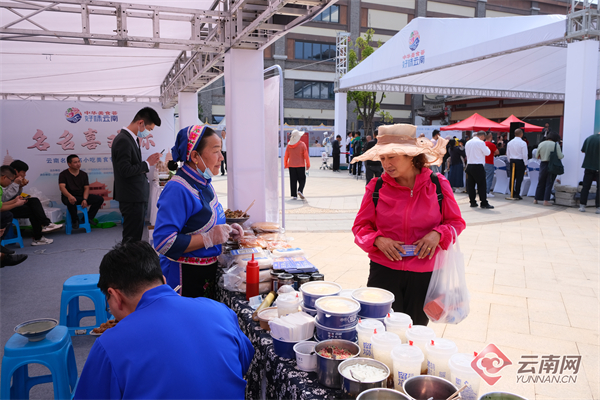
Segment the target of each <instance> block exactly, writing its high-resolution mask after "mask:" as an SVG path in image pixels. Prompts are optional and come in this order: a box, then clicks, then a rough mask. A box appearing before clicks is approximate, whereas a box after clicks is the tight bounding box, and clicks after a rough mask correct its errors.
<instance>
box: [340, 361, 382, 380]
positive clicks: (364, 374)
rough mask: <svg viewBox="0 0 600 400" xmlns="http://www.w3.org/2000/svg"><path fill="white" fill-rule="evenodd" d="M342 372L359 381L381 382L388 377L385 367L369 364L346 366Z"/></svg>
mask: <svg viewBox="0 0 600 400" xmlns="http://www.w3.org/2000/svg"><path fill="white" fill-rule="evenodd" d="M342 374H343V375H344V376H345V377H346V378H351V379H354V380H357V381H359V382H379V381H382V380H384V379H386V378H387V377H388V374H387V373H386V372H385V370H384V369H382V368H377V367H375V366H373V365H367V364H353V365H350V366H349V367H347V368H344V370H343V371H342Z"/></svg>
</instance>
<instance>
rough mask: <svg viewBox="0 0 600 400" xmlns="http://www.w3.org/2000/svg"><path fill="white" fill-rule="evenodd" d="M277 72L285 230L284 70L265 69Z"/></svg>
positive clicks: (275, 66)
mask: <svg viewBox="0 0 600 400" xmlns="http://www.w3.org/2000/svg"><path fill="white" fill-rule="evenodd" d="M273 70H277V72H278V73H279V138H280V141H281V144H280V146H279V149H280V150H279V151H280V159H281V227H282V228H283V229H285V176H284V172H285V167H284V162H283V161H284V160H283V155H284V144H285V134H284V131H283V70H282V69H281V67H280V66H279V65H277V64H275V65H272V66H270V67H269V68H267V69H265V71H264V73H265V74H266V73H267V72H269V71H273Z"/></svg>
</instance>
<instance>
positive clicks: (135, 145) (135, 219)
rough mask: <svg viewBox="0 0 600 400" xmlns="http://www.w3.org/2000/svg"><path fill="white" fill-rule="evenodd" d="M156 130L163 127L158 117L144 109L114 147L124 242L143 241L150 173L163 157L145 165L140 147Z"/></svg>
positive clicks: (149, 109) (117, 198)
mask: <svg viewBox="0 0 600 400" xmlns="http://www.w3.org/2000/svg"><path fill="white" fill-rule="evenodd" d="M155 126H160V117H159V116H158V113H157V112H156V111H155V110H154V109H152V108H150V107H145V108H142V109H141V110H140V111H138V113H137V114H136V115H135V117H134V118H133V121H131V123H130V124H129V126H127V127H126V128H123V129H121V132H119V134H118V135H117V137H115V139H114V140H113V143H112V147H111V155H112V163H113V170H114V175H115V185H114V192H113V194H114V199H115V200H117V201H118V202H119V210H120V211H121V215H122V216H123V240H125V239H129V240H133V241H138V240H142V233H143V231H144V220H145V217H146V210H147V208H148V193H149V190H150V188H149V183H148V178H147V177H146V173H147V172H148V171H149V167H151V166H154V165H155V164H156V163H157V162H158V161H159V160H160V153H154V154H152V155H151V156H150V157H148V159H146V161H143V160H142V151H141V147H140V145H141V140H142V139H143V138H145V137H146V136H148V135H149V134H150V132H151V131H152V130H153V129H154V127H155Z"/></svg>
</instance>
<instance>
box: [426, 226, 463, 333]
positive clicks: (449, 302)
mask: <svg viewBox="0 0 600 400" xmlns="http://www.w3.org/2000/svg"><path fill="white" fill-rule="evenodd" d="M453 236H454V238H453V239H454V240H453V242H454V243H452V244H450V247H448V250H441V251H439V252H438V254H437V256H436V259H435V266H434V270H433V274H432V275H431V281H430V282H429V288H428V289H427V295H426V296H425V305H424V306H423V311H425V314H427V316H428V317H429V319H430V320H431V321H432V322H439V323H443V324H458V323H459V322H460V321H462V320H463V319H465V318H466V317H467V316H468V315H469V310H470V307H469V299H470V295H469V290H468V289H467V282H466V280H465V260H464V256H463V253H462V252H461V251H460V246H459V245H458V235H457V234H456V231H454V235H453Z"/></svg>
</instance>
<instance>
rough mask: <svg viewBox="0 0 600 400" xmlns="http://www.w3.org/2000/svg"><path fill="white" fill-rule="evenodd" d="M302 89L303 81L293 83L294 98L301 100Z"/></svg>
mask: <svg viewBox="0 0 600 400" xmlns="http://www.w3.org/2000/svg"><path fill="white" fill-rule="evenodd" d="M303 87H304V81H294V97H296V98H302V88H303Z"/></svg>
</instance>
